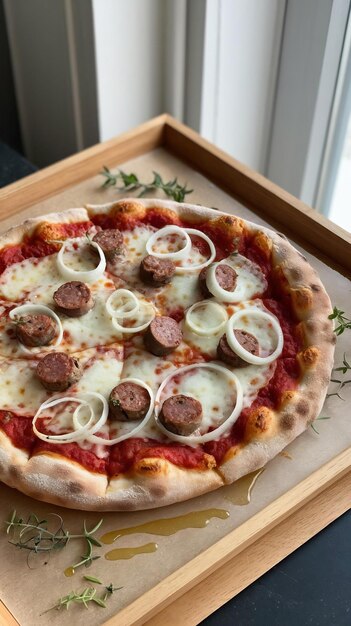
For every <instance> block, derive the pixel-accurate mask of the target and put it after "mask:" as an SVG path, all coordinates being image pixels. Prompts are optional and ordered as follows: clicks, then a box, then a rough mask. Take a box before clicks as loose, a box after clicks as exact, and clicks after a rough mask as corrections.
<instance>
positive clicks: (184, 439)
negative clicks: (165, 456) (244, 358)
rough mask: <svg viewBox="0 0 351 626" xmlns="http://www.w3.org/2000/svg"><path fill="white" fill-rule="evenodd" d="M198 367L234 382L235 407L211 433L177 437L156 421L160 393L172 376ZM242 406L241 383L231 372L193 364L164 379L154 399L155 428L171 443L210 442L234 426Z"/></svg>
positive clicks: (159, 410)
mask: <svg viewBox="0 0 351 626" xmlns="http://www.w3.org/2000/svg"><path fill="white" fill-rule="evenodd" d="M200 367H207V368H208V369H214V370H216V371H218V372H221V373H222V374H224V375H225V376H227V377H228V378H230V379H231V380H232V381H234V383H235V386H236V403H235V407H234V409H233V411H232V412H231V414H230V415H229V417H227V419H226V420H225V421H224V422H223V424H221V425H220V426H218V427H217V428H215V429H214V430H212V431H211V432H209V433H206V434H205V435H177V434H175V433H172V432H170V431H169V430H167V428H165V427H164V426H163V425H162V424H161V422H160V421H159V419H158V416H159V414H160V412H161V408H162V407H161V405H160V397H161V393H162V391H163V389H164V388H165V386H166V385H167V384H168V382H169V381H170V380H171V379H172V378H173V377H174V376H178V375H179V374H182V373H183V372H188V371H189V370H192V369H195V368H200ZM242 406H243V389H242V386H241V383H240V382H239V380H238V378H237V377H236V376H235V374H233V372H231V371H230V370H228V369H227V368H225V367H222V366H221V365H217V364H216V363H194V364H193V365H186V366H185V367H182V368H180V369H178V370H176V371H175V372H172V374H170V375H169V376H167V378H165V380H164V381H163V382H162V383H161V385H160V387H159V389H158V391H157V394H156V398H155V420H156V424H157V427H158V428H159V429H160V430H161V432H163V434H164V435H167V437H168V438H169V439H173V441H178V442H179V443H185V444H188V445H189V444H190V445H192V444H197V443H205V442H206V441H212V440H213V439H217V438H218V437H220V436H221V435H222V434H223V433H225V432H226V431H227V430H228V428H229V427H230V426H232V425H233V424H235V422H236V420H237V419H238V417H239V415H240V413H241V410H242Z"/></svg>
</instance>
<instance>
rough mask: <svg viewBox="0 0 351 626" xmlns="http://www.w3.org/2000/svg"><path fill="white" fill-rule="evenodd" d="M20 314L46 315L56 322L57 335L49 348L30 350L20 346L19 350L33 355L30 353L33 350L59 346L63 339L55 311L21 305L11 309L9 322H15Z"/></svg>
mask: <svg viewBox="0 0 351 626" xmlns="http://www.w3.org/2000/svg"><path fill="white" fill-rule="evenodd" d="M21 313H23V314H27V313H29V314H31V313H39V314H41V315H48V316H49V317H51V318H52V319H53V320H54V321H55V322H56V324H57V326H58V335H57V338H56V341H55V343H53V344H49V346H32V348H31V349H30V348H28V347H27V346H25V345H23V344H21V348H22V349H23V351H24V352H27V353H28V354H33V352H32V350H33V349H37V348H48V347H52V348H56V347H57V346H59V345H60V343H61V341H62V338H63V328H62V323H61V320H60V318H59V316H58V315H56V313H55V311H52V310H51V309H49V307H48V306H45V305H44V304H21V306H16V307H15V308H14V309H12V311H10V313H9V318H10V319H11V320H15V319H16V317H17V316H21Z"/></svg>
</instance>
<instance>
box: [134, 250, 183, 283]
mask: <svg viewBox="0 0 351 626" xmlns="http://www.w3.org/2000/svg"><path fill="white" fill-rule="evenodd" d="M175 270H176V268H175V265H174V263H173V261H171V259H158V258H157V257H155V256H152V255H151V254H148V255H147V256H146V257H145V258H144V259H143V260H142V262H141V264H140V278H141V280H142V281H143V282H144V283H148V284H149V285H153V286H155V287H159V286H161V285H166V284H167V283H169V282H170V281H171V278H172V277H173V276H174V273H175Z"/></svg>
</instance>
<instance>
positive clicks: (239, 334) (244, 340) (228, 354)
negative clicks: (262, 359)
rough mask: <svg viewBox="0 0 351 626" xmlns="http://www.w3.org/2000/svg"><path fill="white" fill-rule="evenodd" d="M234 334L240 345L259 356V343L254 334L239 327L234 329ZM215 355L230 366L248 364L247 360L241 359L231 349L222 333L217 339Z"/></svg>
mask: <svg viewBox="0 0 351 626" xmlns="http://www.w3.org/2000/svg"><path fill="white" fill-rule="evenodd" d="M234 334H235V337H236V338H237V340H238V342H239V343H240V345H242V347H243V348H245V350H247V351H248V352H251V354H254V355H255V356H259V354H260V344H259V343H258V341H257V339H256V337H254V335H251V333H248V332H246V330H239V329H236V330H234ZM217 356H218V358H219V359H220V360H221V361H224V363H227V364H228V365H231V366H232V367H245V366H247V365H249V363H247V361H244V359H241V358H240V356H238V355H237V354H236V352H234V351H233V350H232V349H231V347H230V345H229V344H228V341H227V336H226V335H222V337H221V338H220V340H219V344H218V346H217Z"/></svg>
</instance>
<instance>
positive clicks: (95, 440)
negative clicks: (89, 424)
mask: <svg viewBox="0 0 351 626" xmlns="http://www.w3.org/2000/svg"><path fill="white" fill-rule="evenodd" d="M121 383H135V384H137V385H140V387H143V388H144V389H146V391H147V392H148V394H149V396H150V406H149V409H148V412H147V413H146V415H145V417H144V418H143V419H142V421H141V422H140V424H138V426H135V428H133V429H132V430H131V431H130V432H129V433H125V434H124V435H120V436H119V437H115V438H114V439H102V437H98V436H97V435H91V436H89V437H88V441H90V442H92V443H103V444H104V445H105V446H114V445H115V444H116V443H119V442H120V441H124V440H125V439H130V437H134V436H135V435H136V434H137V433H138V432H139V431H140V430H141V429H142V428H144V426H146V424H147V423H148V421H149V419H150V417H151V416H152V413H153V410H154V405H155V400H154V393H153V391H152V389H151V388H150V387H149V385H147V384H146V383H144V381H143V380H139V378H122V380H120V381H119V383H118V385H120V384H121ZM118 385H117V387H118Z"/></svg>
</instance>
